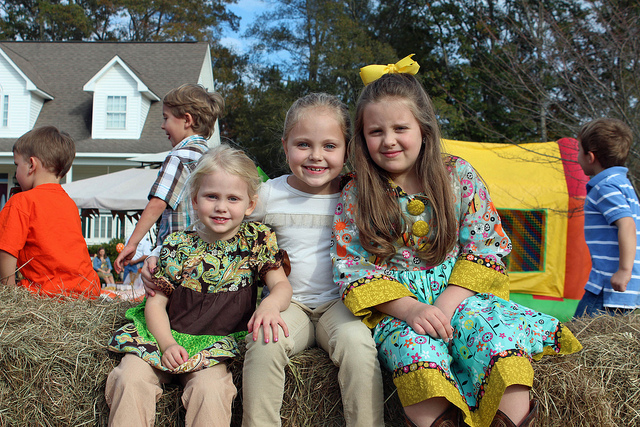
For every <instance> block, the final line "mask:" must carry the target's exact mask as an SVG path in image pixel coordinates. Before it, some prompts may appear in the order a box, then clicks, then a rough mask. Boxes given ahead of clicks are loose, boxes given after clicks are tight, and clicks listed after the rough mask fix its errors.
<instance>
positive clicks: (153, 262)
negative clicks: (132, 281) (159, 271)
mask: <svg viewBox="0 0 640 427" xmlns="http://www.w3.org/2000/svg"><path fill="white" fill-rule="evenodd" d="M157 266H158V257H155V256H150V257H147V259H145V260H144V265H143V266H142V268H141V269H140V275H141V276H142V284H143V285H144V292H145V293H146V294H147V296H148V297H152V296H154V295H155V294H156V291H157V290H158V287H157V286H156V285H155V284H154V283H153V280H151V278H152V277H153V273H155V272H156V267H157Z"/></svg>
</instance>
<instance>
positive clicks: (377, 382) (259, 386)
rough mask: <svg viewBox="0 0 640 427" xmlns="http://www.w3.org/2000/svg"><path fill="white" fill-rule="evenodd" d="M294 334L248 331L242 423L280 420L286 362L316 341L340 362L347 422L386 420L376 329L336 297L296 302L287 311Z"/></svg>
mask: <svg viewBox="0 0 640 427" xmlns="http://www.w3.org/2000/svg"><path fill="white" fill-rule="evenodd" d="M282 318H283V319H284V321H285V323H286V324H287V326H288V328H289V337H288V338H287V337H285V336H284V333H283V332H282V330H280V333H279V337H280V338H279V340H278V342H269V343H267V344H265V343H264V338H263V336H262V333H261V334H260V338H259V339H258V341H256V342H254V341H253V339H252V337H251V335H248V336H247V339H246V342H247V353H246V355H245V359H244V369H243V374H242V376H243V380H242V387H243V389H242V393H243V419H242V425H243V427H254V426H255V427H265V426H267V427H270V426H280V425H281V421H280V407H281V405H282V398H283V392H284V381H285V374H284V368H285V366H286V365H287V363H289V358H290V357H292V356H293V355H295V354H297V353H300V352H301V351H302V350H304V349H307V348H309V347H312V346H313V345H315V344H317V345H318V346H319V347H320V348H322V349H323V350H325V351H326V352H327V353H329V357H330V358H331V360H332V361H333V363H334V364H335V365H336V366H338V368H339V372H338V382H339V386H340V392H341V394H342V403H343V407H344V417H345V421H346V425H347V426H367V427H371V426H383V425H384V402H383V392H382V375H381V372H380V364H379V362H378V354H377V350H376V346H375V343H374V342H373V338H372V336H371V331H370V330H369V328H368V327H367V326H365V324H364V323H362V321H361V320H360V319H359V318H357V317H355V316H354V315H353V314H352V313H351V312H350V311H349V309H347V308H346V307H345V306H344V304H343V303H342V301H340V300H335V301H331V302H329V303H327V304H324V305H322V306H320V307H318V308H316V309H315V310H312V309H310V308H309V307H306V306H304V305H303V304H299V303H296V302H295V301H292V302H291V305H290V306H289V308H288V309H287V310H286V311H284V312H282Z"/></svg>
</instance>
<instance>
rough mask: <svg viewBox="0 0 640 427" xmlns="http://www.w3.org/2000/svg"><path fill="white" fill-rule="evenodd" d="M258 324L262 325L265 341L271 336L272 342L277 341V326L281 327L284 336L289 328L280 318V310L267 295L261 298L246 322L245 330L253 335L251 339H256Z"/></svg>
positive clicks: (258, 330)
mask: <svg viewBox="0 0 640 427" xmlns="http://www.w3.org/2000/svg"><path fill="white" fill-rule="evenodd" d="M260 326H262V330H263V333H264V342H265V343H268V342H269V341H270V340H271V337H272V336H273V342H277V341H278V333H279V331H278V326H280V327H281V328H282V330H283V332H284V335H285V336H286V337H288V336H289V328H288V327H287V324H286V323H285V322H284V320H282V317H281V316H280V310H279V309H278V307H277V306H276V305H274V304H271V301H269V298H268V297H267V298H265V299H264V300H262V302H261V303H260V305H259V306H258V308H257V309H256V311H255V312H254V313H253V316H251V319H249V323H248V324H247V330H248V331H249V333H251V334H252V335H253V341H258V333H259V332H260Z"/></svg>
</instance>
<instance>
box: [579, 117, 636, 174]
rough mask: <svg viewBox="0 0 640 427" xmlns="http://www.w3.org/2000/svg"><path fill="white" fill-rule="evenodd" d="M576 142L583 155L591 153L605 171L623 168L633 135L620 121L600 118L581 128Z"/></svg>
mask: <svg viewBox="0 0 640 427" xmlns="http://www.w3.org/2000/svg"><path fill="white" fill-rule="evenodd" d="M578 141H580V144H582V150H583V151H584V152H585V153H588V152H592V153H593V154H594V155H595V156H596V158H597V159H598V161H599V162H600V165H601V166H602V167H603V168H605V169H607V168H610V167H613V166H624V164H625V162H626V161H627V157H628V156H629V150H630V149H631V143H632V142H633V133H632V132H631V128H629V126H627V124H626V123H624V122H623V121H622V120H618V119H608V118H600V119H596V120H593V121H590V122H589V123H587V124H585V125H584V126H582V128H581V129H580V132H578Z"/></svg>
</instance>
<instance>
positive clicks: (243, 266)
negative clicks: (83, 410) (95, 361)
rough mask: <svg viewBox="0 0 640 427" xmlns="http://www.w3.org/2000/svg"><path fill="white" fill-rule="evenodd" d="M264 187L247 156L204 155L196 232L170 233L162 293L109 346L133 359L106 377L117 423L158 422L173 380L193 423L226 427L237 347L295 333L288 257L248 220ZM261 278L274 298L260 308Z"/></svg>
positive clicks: (220, 150) (195, 186) (197, 180)
mask: <svg viewBox="0 0 640 427" xmlns="http://www.w3.org/2000/svg"><path fill="white" fill-rule="evenodd" d="M259 185H260V176H259V175H258V172H257V169H256V167H255V165H254V164H253V162H252V161H251V159H249V157H247V156H246V155H245V154H244V153H243V152H242V151H240V150H236V149H233V148H230V147H228V146H226V145H220V146H217V147H215V148H212V149H211V150H210V151H208V152H207V153H206V154H205V155H204V156H203V157H202V158H201V160H200V162H199V163H198V166H197V167H196V169H195V170H194V172H193V174H192V176H191V181H190V189H191V192H190V196H191V201H192V203H193V207H194V209H195V211H196V213H197V215H198V218H199V221H198V222H197V223H196V226H195V229H196V230H195V231H182V232H177V233H173V234H170V235H169V236H167V238H166V239H165V241H164V243H163V246H162V250H161V252H160V259H159V263H158V269H157V272H156V273H155V276H154V282H155V284H156V285H157V286H158V288H159V290H160V292H156V293H155V295H154V296H152V297H149V298H147V299H146V300H145V301H144V302H143V303H142V304H140V305H138V306H137V307H134V308H131V309H129V310H128V311H127V318H128V319H130V320H132V321H133V322H134V323H130V324H128V325H125V326H123V327H122V328H121V329H119V330H118V331H117V332H116V333H115V335H114V336H113V338H112V339H111V341H110V343H109V348H110V349H111V350H113V351H117V352H122V353H127V354H125V356H124V358H123V359H122V361H121V362H120V365H119V366H118V367H116V368H115V369H114V370H113V371H112V372H111V373H110V374H109V377H108V378H107V384H106V391H105V396H106V400H107V403H108V404H109V406H110V407H111V413H110V416H109V425H145V426H148V425H152V424H153V422H154V419H155V405H156V400H157V399H158V398H159V397H160V394H161V393H162V388H161V387H160V384H162V383H167V382H170V381H171V380H172V379H173V378H175V379H177V380H179V381H180V382H181V383H182V384H183V385H184V387H185V390H184V393H183V395H182V401H183V403H184V407H185V409H186V424H187V425H207V426H228V425H229V423H230V422H231V404H232V402H233V399H234V397H235V395H236V388H235V386H234V385H233V381H232V378H231V373H230V372H229V371H228V369H227V365H226V363H227V362H229V361H231V360H233V358H235V357H237V356H238V347H237V341H238V340H239V339H243V338H244V337H245V336H246V335H247V329H248V332H249V333H253V337H254V339H255V338H257V337H258V332H259V331H260V329H263V330H262V332H261V333H262V334H264V341H265V342H269V341H271V342H277V341H278V327H282V329H283V331H284V334H285V335H288V329H287V325H286V324H285V322H284V321H283V320H282V317H281V316H280V312H281V311H283V310H285V309H286V308H287V307H288V306H289V301H290V299H291V294H292V291H291V285H290V284H289V281H288V280H287V277H286V275H285V271H284V268H283V264H284V263H285V262H286V261H287V257H286V253H285V252H284V251H283V250H279V249H278V244H277V242H276V237H275V234H274V233H273V232H272V231H271V229H270V228H269V227H267V226H266V225H264V224H261V223H258V222H244V221H243V220H244V218H245V215H249V214H250V213H251V212H253V210H254V208H255V206H256V199H257V190H258V186H259ZM258 278H259V279H260V280H261V281H263V282H264V283H265V284H266V286H267V287H268V288H269V290H270V291H271V295H270V296H269V298H268V301H263V302H262V304H260V306H259V307H258V308H257V309H255V306H256V298H257V281H258ZM254 310H255V312H254ZM252 313H253V314H252ZM205 368H206V369H205ZM172 374H173V375H172Z"/></svg>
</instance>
